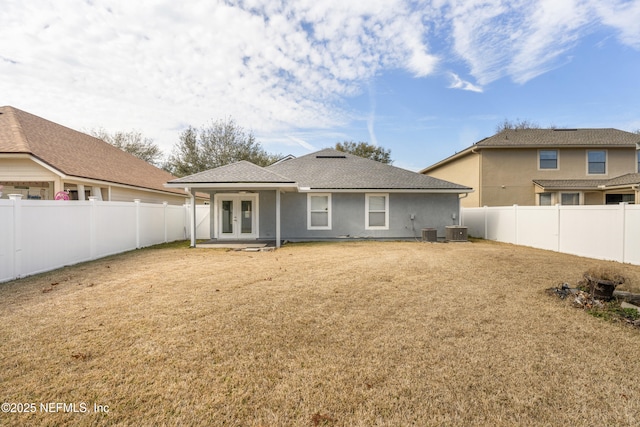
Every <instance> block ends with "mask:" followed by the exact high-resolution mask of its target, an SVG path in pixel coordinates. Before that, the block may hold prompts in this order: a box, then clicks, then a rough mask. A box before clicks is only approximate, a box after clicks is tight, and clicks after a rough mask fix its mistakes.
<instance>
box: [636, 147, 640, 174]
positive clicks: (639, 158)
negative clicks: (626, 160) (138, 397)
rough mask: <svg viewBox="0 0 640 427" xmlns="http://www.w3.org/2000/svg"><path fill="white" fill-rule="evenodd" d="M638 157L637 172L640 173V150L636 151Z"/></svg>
mask: <svg viewBox="0 0 640 427" xmlns="http://www.w3.org/2000/svg"><path fill="white" fill-rule="evenodd" d="M636 157H637V160H638V168H637V169H636V172H638V173H640V149H639V150H636Z"/></svg>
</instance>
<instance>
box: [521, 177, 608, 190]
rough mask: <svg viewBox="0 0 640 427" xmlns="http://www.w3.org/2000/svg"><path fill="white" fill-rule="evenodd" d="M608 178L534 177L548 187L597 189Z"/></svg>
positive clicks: (535, 181)
mask: <svg viewBox="0 0 640 427" xmlns="http://www.w3.org/2000/svg"><path fill="white" fill-rule="evenodd" d="M608 181H609V180H608V179H534V180H533V182H534V183H536V184H538V185H539V186H541V187H543V188H545V189H548V190H553V189H558V190H560V189H562V190H564V189H566V190H580V189H594V190H595V189H597V188H598V186H599V185H605V184H606V183H607V182H608Z"/></svg>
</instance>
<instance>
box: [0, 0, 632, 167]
mask: <svg viewBox="0 0 640 427" xmlns="http://www.w3.org/2000/svg"><path fill="white" fill-rule="evenodd" d="M361 3H364V4H361ZM0 40H1V41H0V77H1V78H0V104H1V105H12V106H14V107H17V108H20V109H23V110H25V111H28V112H31V113H33V114H36V115H39V116H41V117H44V118H46V119H49V120H52V121H54V122H57V123H60V124H63V125H65V126H69V127H71V128H74V129H78V130H84V131H87V130H90V129H93V128H97V127H103V128H105V129H107V130H109V131H118V130H123V131H127V130H132V129H135V130H139V131H141V132H142V133H143V134H144V135H145V136H147V137H150V138H153V139H154V141H155V142H156V143H158V145H160V147H161V148H162V149H163V150H164V151H165V152H166V153H169V152H170V151H171V148H172V147H173V145H174V144H175V143H176V142H177V141H178V138H179V135H180V132H181V131H182V130H183V129H184V128H185V127H186V126H188V125H192V126H196V127H200V126H202V125H205V124H207V123H208V122H209V121H211V120H215V119H221V118H226V117H232V118H234V119H235V120H236V121H237V122H238V124H240V125H241V126H243V127H245V128H246V129H248V130H252V131H253V132H254V134H255V135H256V137H257V139H258V141H260V142H261V143H262V145H263V146H264V148H266V149H267V150H268V151H271V152H279V153H282V154H294V155H303V154H306V153H308V152H310V151H313V150H315V149H321V148H324V147H328V146H332V145H334V144H335V143H336V142H338V141H345V140H354V141H367V142H371V143H375V144H378V145H380V146H383V147H385V148H388V149H390V150H391V155H392V158H393V159H394V160H395V163H394V164H395V165H397V166H400V167H404V168H407V169H411V170H419V169H422V168H424V167H426V166H429V165H430V164H433V163H435V162H437V161H439V160H441V159H443V158H445V157H447V156H449V155H451V154H453V153H455V152H456V151H459V150H461V149H463V148H465V147H467V146H469V145H471V144H473V143H474V142H476V141H478V140H480V139H482V138H484V137H487V136H490V135H492V134H493V133H494V131H495V127H496V125H497V124H498V123H500V122H501V121H503V120H504V119H510V120H516V119H527V120H531V121H533V122H536V123H538V124H539V125H541V126H548V125H555V126H561V127H615V128H619V129H623V130H629V131H633V130H636V129H640V1H639V0H633V1H629V0H537V1H535V0H517V1H503V0H431V1H420V0H416V1H404V0H369V1H367V2H361V1H358V0H353V1H350V0H322V1H318V0H297V1H295V2H290V1H275V0H228V1H211V0H198V1H188V2H175V1H168V0H167V1H165V0H158V1H139V2H131V1H115V0H86V1H70V0H69V1H45V0H32V1H29V2H25V1H23V0H4V1H3V5H2V10H0Z"/></svg>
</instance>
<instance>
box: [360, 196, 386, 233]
mask: <svg viewBox="0 0 640 427" xmlns="http://www.w3.org/2000/svg"><path fill="white" fill-rule="evenodd" d="M364 205H365V213H366V217H365V229H367V230H388V229H389V195H388V194H382V193H372V194H367V195H366V196H365V202H364Z"/></svg>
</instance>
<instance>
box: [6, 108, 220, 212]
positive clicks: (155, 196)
mask: <svg viewBox="0 0 640 427" xmlns="http://www.w3.org/2000/svg"><path fill="white" fill-rule="evenodd" d="M174 178H175V176H173V175H171V174H170V173H169V172H167V171H164V170H162V169H159V168H157V167H155V166H153V165H151V164H149V163H147V162H145V161H144V160H140V159H139V158H137V157H135V156H133V155H131V154H129V153H126V152H124V151H122V150H120V149H119V148H116V147H114V146H112V145H110V144H108V143H106V142H104V141H102V140H101V139H98V138H94V137H93V136H90V135H87V134H85V133H82V132H78V131H75V130H73V129H70V128H68V127H65V126H62V125H59V124H57V123H54V122H51V121H49V120H46V119H43V118H41V117H38V116H35V115H33V114H30V113H27V112H25V111H22V110H19V109H17V108H14V107H9V106H5V107H0V193H2V194H0V197H2V198H5V199H6V198H7V197H8V195H9V194H22V196H23V198H24V199H39V200H54V199H56V198H64V199H71V200H87V199H88V198H89V197H90V196H93V197H95V198H96V199H97V200H104V201H128V202H131V201H133V200H135V199H138V200H140V201H142V202H145V203H162V202H165V201H166V202H167V203H169V204H172V205H182V204H184V203H185V202H189V200H190V196H189V195H188V194H187V193H186V192H185V191H184V189H183V188H166V187H165V186H164V184H165V183H166V182H167V181H169V180H172V179H174ZM56 196H57V197H56ZM196 201H197V203H203V202H205V201H208V199H207V198H206V197H203V195H201V194H199V195H198V197H197V199H196Z"/></svg>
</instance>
